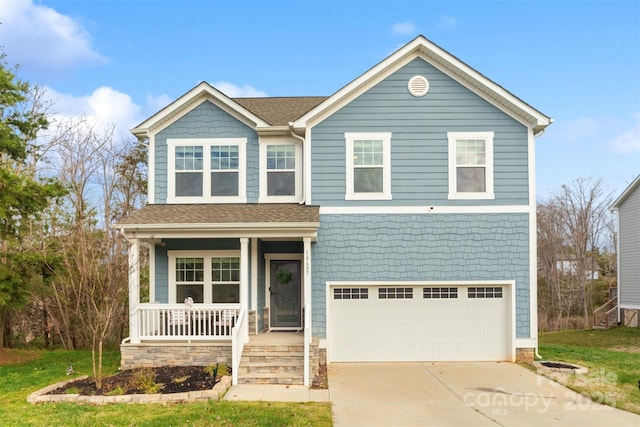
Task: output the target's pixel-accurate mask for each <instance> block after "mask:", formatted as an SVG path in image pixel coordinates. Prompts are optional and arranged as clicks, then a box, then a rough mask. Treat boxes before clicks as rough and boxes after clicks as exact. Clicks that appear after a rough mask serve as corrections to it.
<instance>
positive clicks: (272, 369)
mask: <svg viewBox="0 0 640 427" xmlns="http://www.w3.org/2000/svg"><path fill="white" fill-rule="evenodd" d="M303 373H304V367H303V366H251V365H244V366H240V368H239V369H238V375H242V376H244V377H249V376H253V375H254V374H282V376H283V377H284V376H289V375H294V374H295V375H297V374H303Z"/></svg>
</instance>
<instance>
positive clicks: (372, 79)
mask: <svg viewBox="0 0 640 427" xmlns="http://www.w3.org/2000/svg"><path fill="white" fill-rule="evenodd" d="M416 57H419V58H422V59H423V60H425V61H426V62H428V63H429V64H431V65H433V66H434V67H436V68H437V69H438V70H440V71H442V72H444V73H445V74H447V75H448V76H449V77H451V78H453V79H454V80H455V81H457V82H458V83H460V84H462V85H464V86H465V87H467V88H469V89H470V90H471V91H473V92H474V93H476V94H477V95H478V96H480V97H481V98H483V99H485V100H486V101H488V102H490V103H491V104H493V105H495V106H496V107H497V108H499V109H500V110H501V111H503V112H505V113H506V114H508V115H509V116H511V117H513V118H514V119H516V120H518V121H519V122H520V123H522V124H523V125H525V126H526V127H528V128H540V129H539V130H542V129H544V128H545V127H546V126H548V125H549V124H551V122H552V119H551V118H549V117H547V116H545V115H544V114H542V113H541V112H540V111H538V110H536V109H535V108H533V107H532V106H530V105H528V104H526V103H525V102H523V101H522V100H520V99H519V98H517V97H516V96H515V95H513V94H511V93H510V92H508V91H507V90H506V89H504V88H502V87H501V86H499V85H498V84H496V83H495V82H493V81H491V80H489V79H488V78H486V77H485V76H483V75H482V74H480V73H479V72H477V71H476V70H474V69H473V68H471V67H469V66H468V65H466V64H465V63H463V62H462V61H460V60H459V59H458V58H456V57H455V56H453V55H451V54H450V53H449V52H447V51H445V50H444V49H442V48H440V47H438V46H437V45H435V44H434V43H432V42H431V41H429V40H427V39H426V38H425V37H424V36H418V37H416V38H415V39H413V40H412V41H411V42H409V43H407V44H406V45H404V46H403V47H401V48H400V49H398V50H396V51H395V52H394V53H393V54H391V55H390V56H388V57H387V58H385V59H384V60H382V61H381V62H379V63H378V64H377V65H375V66H374V67H372V68H370V69H369V70H368V71H367V72H365V73H364V74H362V75H360V76H359V77H358V78H356V79H355V80H353V81H351V83H349V84H347V85H346V86H344V87H343V88H342V89H340V90H339V91H337V92H336V93H334V94H333V95H332V96H331V97H330V98H328V99H326V100H325V101H323V102H321V103H320V104H319V105H317V106H316V107H315V108H313V109H311V110H310V111H308V112H307V113H306V114H304V115H303V116H302V117H300V118H299V119H297V120H296V121H295V122H294V126H295V127H296V128H304V127H307V126H308V127H312V126H313V125H314V124H316V123H318V122H320V121H321V120H323V119H324V118H325V117H327V116H328V115H330V114H332V113H333V112H334V111H337V110H338V109H339V108H341V107H342V106H343V105H345V104H347V103H348V102H350V101H351V100H352V99H354V98H355V97H357V96H358V95H359V94H361V93H363V92H364V91H366V90H368V89H370V88H371V87H372V86H374V85H376V84H377V83H378V82H379V81H381V80H382V79H384V78H385V77H387V76H388V75H390V74H391V73H393V72H394V71H396V70H398V69H399V68H401V67H403V66H404V65H406V64H407V63H409V62H410V61H411V60H413V59H414V58H416Z"/></svg>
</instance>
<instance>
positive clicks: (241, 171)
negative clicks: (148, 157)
mask: <svg viewBox="0 0 640 427" xmlns="http://www.w3.org/2000/svg"><path fill="white" fill-rule="evenodd" d="M217 145H221V146H223V145H235V146H237V147H238V195H237V196H216V197H214V196H211V195H210V194H211V172H212V170H211V147H212V146H217ZM180 146H202V151H203V154H202V155H203V159H202V179H203V183H202V193H203V195H202V197H177V196H176V195H175V174H176V171H175V148H176V147H180ZM246 202H247V139H246V138H170V139H167V203H168V204H171V203H246Z"/></svg>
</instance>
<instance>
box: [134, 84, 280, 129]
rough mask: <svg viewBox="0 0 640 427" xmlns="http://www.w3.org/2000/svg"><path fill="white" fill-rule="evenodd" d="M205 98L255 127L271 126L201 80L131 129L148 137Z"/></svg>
mask: <svg viewBox="0 0 640 427" xmlns="http://www.w3.org/2000/svg"><path fill="white" fill-rule="evenodd" d="M204 100H209V101H214V103H215V104H216V105H218V106H219V107H222V108H224V109H225V110H226V111H228V112H230V113H232V114H233V115H234V116H236V118H239V119H241V120H243V121H245V122H248V123H251V124H252V125H253V126H254V127H269V126H270V125H269V123H267V122H265V121H264V120H262V119H261V118H260V117H258V116H256V115H255V114H253V113H252V112H250V111H249V110H247V109H246V108H244V107H243V106H242V105H240V104H238V103H237V102H235V101H234V100H233V99H231V98H229V97H228V96H227V95H225V94H224V93H222V92H220V91H219V90H218V89H216V88H215V87H213V86H211V85H210V84H209V83H207V82H204V81H203V82H200V83H199V84H198V85H196V86H195V87H194V88H192V89H191V90H189V91H188V92H186V93H185V94H184V95H182V96H181V97H179V98H178V99H176V100H175V101H173V102H172V103H170V104H169V105H167V106H166V107H164V108H163V109H162V110H160V111H159V112H157V113H156V114H154V115H153V116H151V117H149V118H148V119H147V120H145V121H143V122H142V123H140V124H139V125H138V126H136V127H134V128H133V129H131V130H130V132H131V133H132V134H133V135H135V136H136V137H138V138H144V137H148V136H149V134H150V133H151V132H153V131H154V130H155V129H157V128H159V127H160V126H162V125H163V124H165V123H167V122H170V121H171V119H172V118H173V117H179V116H180V115H181V114H182V113H183V111H185V110H189V109H190V108H193V107H195V106H197V105H200V103H201V102H202V101H204Z"/></svg>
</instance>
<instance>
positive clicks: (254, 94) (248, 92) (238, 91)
mask: <svg viewBox="0 0 640 427" xmlns="http://www.w3.org/2000/svg"><path fill="white" fill-rule="evenodd" d="M213 87H215V88H216V89H218V90H219V91H220V92H222V93H224V94H225V95H227V96H228V97H229V98H261V97H265V96H267V94H266V93H265V92H262V91H260V90H258V89H256V88H254V87H253V86H249V85H244V86H238V85H236V84H233V83H229V82H225V81H218V82H215V83H213Z"/></svg>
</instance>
